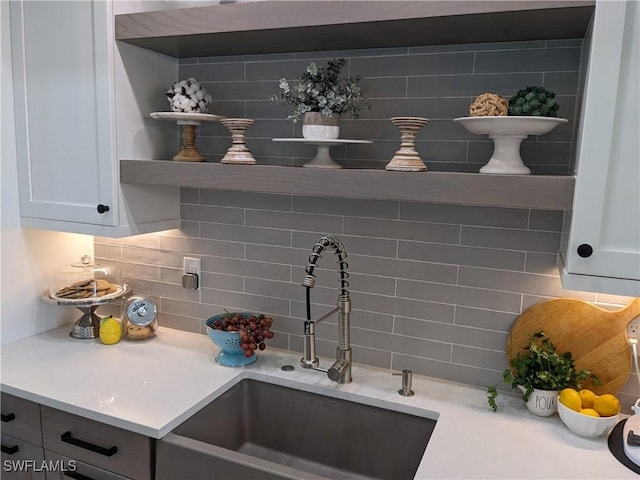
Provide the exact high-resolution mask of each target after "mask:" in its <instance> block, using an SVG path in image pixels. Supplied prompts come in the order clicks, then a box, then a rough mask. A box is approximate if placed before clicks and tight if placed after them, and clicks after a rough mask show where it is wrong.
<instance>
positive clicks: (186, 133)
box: [149, 112, 224, 162]
mask: <svg viewBox="0 0 640 480" xmlns="http://www.w3.org/2000/svg"><path fill="white" fill-rule="evenodd" d="M149 116H150V117H151V118H153V119H155V120H170V121H174V122H177V123H178V125H180V126H181V127H182V149H181V150H180V152H178V153H177V154H176V155H175V156H174V157H173V160H174V161H176V162H204V161H206V159H205V158H204V157H203V156H202V155H200V153H199V152H198V148H197V147H196V127H197V126H199V125H201V124H202V123H203V122H219V121H220V120H221V119H223V118H224V117H221V116H219V115H212V114H210V113H185V112H153V113H150V114H149Z"/></svg>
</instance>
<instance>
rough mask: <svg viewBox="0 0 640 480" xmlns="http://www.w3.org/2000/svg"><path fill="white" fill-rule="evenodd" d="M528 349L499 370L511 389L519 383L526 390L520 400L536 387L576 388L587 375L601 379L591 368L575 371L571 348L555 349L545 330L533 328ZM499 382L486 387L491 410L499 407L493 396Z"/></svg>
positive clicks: (527, 397) (594, 378)
mask: <svg viewBox="0 0 640 480" xmlns="http://www.w3.org/2000/svg"><path fill="white" fill-rule="evenodd" d="M524 348H525V349H526V350H527V351H528V353H527V354H526V355H521V354H520V353H519V352H518V354H517V355H516V356H515V357H514V358H513V359H511V361H510V362H509V366H510V368H507V369H506V370H505V371H504V372H503V374H502V380H503V381H504V383H506V384H508V385H509V384H510V385H511V388H512V389H515V388H517V387H518V386H522V387H523V388H524V389H525V391H524V394H523V395H522V400H524V401H525V402H526V401H528V400H529V397H530V396H531V394H532V393H533V390H534V388H535V389H539V390H562V389H564V388H569V387H571V388H575V389H576V390H579V389H580V388H581V387H582V385H581V382H582V381H583V380H586V379H590V380H591V381H592V382H593V384H594V385H600V384H601V383H600V380H599V379H598V377H597V376H596V375H595V374H594V373H593V372H592V371H591V370H580V371H578V370H577V369H576V367H575V362H574V360H573V358H572V357H571V352H565V353H562V354H561V353H558V351H557V349H556V347H555V345H554V344H553V343H552V342H551V340H550V339H549V338H548V337H547V336H546V335H545V334H544V332H536V333H534V334H533V335H529V344H528V345H527V346H526V347H524ZM497 386H498V384H495V385H492V386H489V387H487V402H488V403H489V406H490V407H491V410H493V411H494V412H495V411H496V410H497V409H498V406H497V404H496V401H495V400H496V397H497V396H498V390H497V388H496V387H497Z"/></svg>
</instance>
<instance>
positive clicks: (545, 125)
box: [453, 116, 568, 175]
mask: <svg viewBox="0 0 640 480" xmlns="http://www.w3.org/2000/svg"><path fill="white" fill-rule="evenodd" d="M453 121H454V122H458V123H461V124H462V125H463V126H464V128H466V129H467V130H468V131H470V132H471V133H475V134H478V135H489V138H490V139H492V140H493V155H492V156H491V158H490V159H489V161H488V162H487V164H486V165H485V166H484V167H482V168H481V169H480V173H494V174H506V175H529V174H530V173H531V170H530V169H529V168H528V167H527V166H526V165H525V164H524V162H523V161H522V157H521V156H520V144H521V143H522V140H524V139H525V138H527V137H528V136H529V135H544V134H545V133H549V132H550V131H551V130H553V129H554V128H556V127H557V126H558V125H560V124H562V123H567V122H568V120H567V119H566V118H556V117H524V116H513V117H509V116H505V117H460V118H455V119H454V120H453Z"/></svg>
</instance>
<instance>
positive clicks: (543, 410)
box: [518, 385, 560, 417]
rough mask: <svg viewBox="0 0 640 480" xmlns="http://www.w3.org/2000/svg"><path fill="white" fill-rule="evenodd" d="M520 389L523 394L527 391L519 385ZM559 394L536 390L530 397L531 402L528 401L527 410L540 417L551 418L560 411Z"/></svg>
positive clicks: (551, 391)
mask: <svg viewBox="0 0 640 480" xmlns="http://www.w3.org/2000/svg"><path fill="white" fill-rule="evenodd" d="M518 388H519V389H520V390H522V393H524V392H526V391H527V389H526V388H524V387H523V386H521V385H518ZM559 392H560V391H559V390H538V389H536V388H534V389H533V392H532V393H531V395H530V396H529V401H527V408H528V409H529V411H530V412H531V413H533V414H534V415H538V416H539V417H550V416H551V415H553V414H554V413H556V412H557V411H558V404H557V401H558V393H559Z"/></svg>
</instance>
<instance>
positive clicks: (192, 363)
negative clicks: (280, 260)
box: [1, 327, 638, 479]
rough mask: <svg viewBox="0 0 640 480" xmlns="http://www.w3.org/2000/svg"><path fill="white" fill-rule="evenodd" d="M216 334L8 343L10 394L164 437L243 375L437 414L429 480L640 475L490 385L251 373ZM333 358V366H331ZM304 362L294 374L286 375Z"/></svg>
mask: <svg viewBox="0 0 640 480" xmlns="http://www.w3.org/2000/svg"><path fill="white" fill-rule="evenodd" d="M217 352H218V350H217V347H215V346H214V345H213V343H212V342H211V341H210V340H209V338H208V337H207V336H205V335H200V334H194V333H188V332H182V331H179V330H173V329H169V328H162V327H161V328H160V329H159V330H158V334H157V336H156V338H154V339H151V340H147V341H143V342H128V341H121V342H119V343H118V344H116V345H110V346H107V345H103V344H101V343H100V341H99V340H76V339H73V338H70V337H69V327H63V328H60V329H57V330H52V331H50V332H46V333H43V334H41V335H37V336H34V337H30V338H27V339H24V340H20V341H18V342H15V343H12V344H9V345H6V346H4V347H2V378H1V382H2V391H3V392H6V393H10V394H13V395H16V396H18V397H22V398H26V399H29V400H33V401H35V402H38V403H41V404H43V405H48V406H50V407H54V408H58V409H61V410H65V411H67V412H71V413H74V414H77V415H81V416H83V417H87V418H90V419H93V420H97V421H100V422H104V423H107V424H110V425H114V426H118V427H122V428H125V429H128V430H131V431H134V432H137V433H140V434H143V435H147V436H149V437H153V438H161V437H163V436H164V435H165V434H167V433H168V432H170V431H171V430H172V429H173V428H175V427H176V426H177V425H179V424H180V423H182V422H183V421H184V420H186V419H187V418H189V417H190V416H191V415H192V414H193V413H195V412H197V411H198V410H199V409H200V408H202V407H203V406H205V405H206V404H208V403H209V402H210V401H211V400H213V399H214V398H216V397H217V396H218V395H220V394H221V393H222V392H224V391H225V390H226V389H227V388H229V387H230V386H231V385H234V384H235V383H237V382H239V381H240V380H241V379H243V378H255V379H259V380H265V381H269V382H271V383H278V384H281V385H285V386H293V387H298V388H303V389H305V390H308V391H314V392H318V393H323V394H325V395H326V394H328V395H333V396H336V397H340V398H345V399H350V400H354V401H360V402H362V403H368V404H371V405H375V406H380V407H386V408H391V409H393V410H399V411H404V412H406V413H413V414H418V415H421V416H429V417H431V418H437V424H436V427H435V430H434V432H433V435H432V437H431V440H430V441H429V444H428V446H427V449H426V452H425V455H424V457H423V459H422V462H421V464H420V467H419V468H418V472H417V475H416V478H417V479H426V478H458V479H471V478H473V479H479V478H483V479H499V478H505V479H507V478H508V479H516V478H523V479H524V478H531V479H533V478H535V479H542V478H548V479H569V478H576V479H625V478H629V479H637V478H638V476H637V475H636V474H635V473H633V472H632V471H631V470H629V469H627V468H626V467H624V466H623V465H622V464H620V463H619V462H618V461H617V460H616V459H615V458H614V457H613V455H611V453H610V452H609V449H608V447H607V439H606V436H604V437H601V438H598V439H585V438H580V437H578V436H576V435H574V434H572V433H571V432H570V431H569V430H567V428H566V427H565V426H564V425H563V424H562V423H561V421H560V419H559V417H557V415H556V416H553V417H549V418H540V417H536V416H534V415H532V414H531V413H529V412H528V411H527V410H526V407H525V405H524V403H523V402H522V401H521V400H520V399H519V398H518V397H516V396H510V395H504V394H501V395H500V396H499V397H498V405H499V408H500V409H499V411H498V412H497V413H494V412H491V411H490V410H489V408H488V406H487V401H486V392H485V390H484V389H482V388H476V387H471V386H466V385H461V384H457V383H453V382H447V381H443V380H439V379H434V378H429V377H423V376H418V375H413V390H414V391H415V392H416V394H415V396H413V397H402V396H400V395H398V393H397V390H398V389H399V388H400V377H397V376H392V375H391V374H390V372H389V371H388V370H382V369H376V368H372V367H365V366H360V365H355V366H354V368H353V383H351V384H349V385H338V384H336V383H334V382H332V381H330V380H329V379H328V378H327V376H326V374H323V373H321V372H316V371H309V370H303V369H302V368H300V367H299V355H296V354H293V353H291V352H285V351H281V350H277V349H274V348H269V347H268V348H267V350H266V351H264V352H260V355H259V358H258V361H257V362H256V363H254V364H253V365H250V366H248V367H244V368H239V369H235V368H226V367H221V366H219V365H217V364H216V363H215V362H214V360H213V358H214V356H215V354H216V353H217ZM328 363H329V360H328V359H321V365H325V366H328ZM285 364H287V365H294V366H295V367H296V368H295V370H294V371H292V372H283V371H281V370H280V367H281V366H282V365H285Z"/></svg>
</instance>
